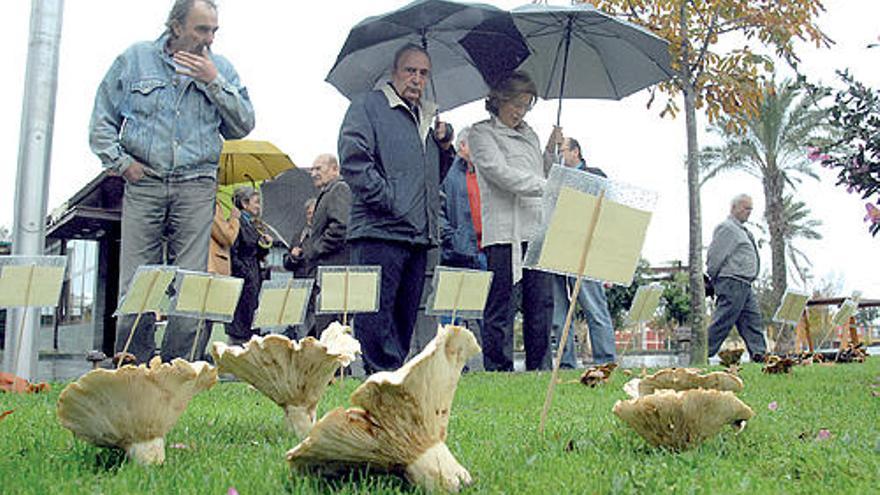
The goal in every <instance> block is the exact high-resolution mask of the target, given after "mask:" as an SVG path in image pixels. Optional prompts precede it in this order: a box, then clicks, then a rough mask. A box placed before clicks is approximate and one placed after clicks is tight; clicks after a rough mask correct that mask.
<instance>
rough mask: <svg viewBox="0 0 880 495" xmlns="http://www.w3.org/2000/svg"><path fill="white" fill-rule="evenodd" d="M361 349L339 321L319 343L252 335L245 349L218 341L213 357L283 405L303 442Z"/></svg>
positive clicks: (309, 340)
mask: <svg viewBox="0 0 880 495" xmlns="http://www.w3.org/2000/svg"><path fill="white" fill-rule="evenodd" d="M360 349H361V347H360V344H359V343H358V341H357V340H355V338H354V337H352V336H351V329H350V327H347V326H343V325H340V324H339V323H336V322H334V323H331V324H330V326H329V327H327V329H326V330H325V331H324V332H323V333H322V334H321V340H320V341H319V340H317V339H315V338H314V337H306V338H304V339H302V340H301V341H299V342H296V341H292V340H290V339H288V338H287V337H285V336H283V335H268V336H266V337H253V338H251V340H250V341H249V342H247V343H246V344H245V345H244V347H239V346H227V345H226V344H224V343H222V342H214V344H213V346H212V349H211V354H212V355H213V356H214V362H215V363H217V366H218V367H219V368H220V371H222V372H229V373H232V374H233V375H235V376H237V377H238V378H240V379H241V380H243V381H245V382H247V383H249V384H251V385H253V386H254V388H256V389H257V390H259V391H260V392H262V393H263V394H265V395H266V396H267V397H269V398H270V399H271V400H272V401H273V402H274V403H276V404H278V405H279V406H281V408H282V409H284V417H285V419H286V420H287V425H288V427H289V428H290V429H292V430H293V431H294V433H296V435H297V436H298V437H299V438H304V437H305V436H306V435H308V433H309V430H311V429H312V425H314V424H315V411H316V409H317V407H318V401H320V400H321V396H323V395H324V392H325V391H326V390H327V386H328V385H329V384H330V381H331V380H332V379H333V374H334V373H335V372H336V370H338V369H339V368H340V367H344V366H347V365H349V364H351V362H352V361H354V359H355V357H356V354H358V353H360Z"/></svg>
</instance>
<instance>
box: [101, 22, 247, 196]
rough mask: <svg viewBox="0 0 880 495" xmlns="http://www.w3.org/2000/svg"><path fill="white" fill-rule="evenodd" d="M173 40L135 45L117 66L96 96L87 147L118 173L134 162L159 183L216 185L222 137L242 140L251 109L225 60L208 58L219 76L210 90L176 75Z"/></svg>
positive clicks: (109, 73) (119, 60)
mask: <svg viewBox="0 0 880 495" xmlns="http://www.w3.org/2000/svg"><path fill="white" fill-rule="evenodd" d="M168 36H169V35H168V34H167V33H165V34H163V35H162V36H160V37H159V39H157V40H156V41H153V42H141V43H136V44H134V45H132V46H131V47H130V48H129V49H128V50H126V51H125V52H124V53H123V54H122V55H120V56H119V57H117V59H116V61H115V62H113V65H112V66H111V67H110V70H109V71H108V72H107V75H106V76H104V80H103V81H101V85H100V86H99V87H98V92H97V94H96V95H95V107H94V109H93V111H92V119H91V123H90V126H89V129H90V132H89V144H90V146H91V148H92V151H93V152H94V153H95V154H96V155H98V158H100V159H101V162H102V163H103V164H104V167H105V168H109V169H112V170H114V171H116V172H118V173H122V172H124V171H125V169H127V168H128V167H129V165H131V164H132V162H133V161H135V160H136V161H138V162H140V163H142V164H143V165H144V166H145V167H146V168H147V169H146V172H147V173H148V174H151V175H155V176H158V177H164V178H172V179H189V178H193V177H201V176H210V177H215V176H216V171H217V163H218V161H219V159H220V151H221V149H222V148H223V140H222V138H221V135H222V136H223V138H227V139H239V138H243V137H245V136H246V135H247V134H248V133H249V132H250V131H251V130H252V129H253V128H254V109H253V106H252V105H251V102H250V99H249V98H248V94H247V90H246V89H245V88H244V87H243V86H242V85H241V82H240V81H239V79H238V74H237V73H236V72H235V69H234V68H233V67H232V64H230V63H229V61H228V60H226V59H225V58H223V57H221V56H220V55H216V54H213V53H212V54H210V57H211V59H212V60H213V61H214V64H215V65H216V66H217V71H218V75H217V77H216V78H215V79H214V80H213V81H211V83H207V84H206V83H203V82H201V81H197V80H195V79H193V78H191V77H188V76H184V75H181V74H178V73H177V72H176V71H175V65H174V62H173V61H172V58H171V55H169V54H168V53H166V52H165V44H166V42H167V41H168Z"/></svg>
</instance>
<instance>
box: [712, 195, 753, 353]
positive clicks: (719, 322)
mask: <svg viewBox="0 0 880 495" xmlns="http://www.w3.org/2000/svg"><path fill="white" fill-rule="evenodd" d="M751 214H752V198H751V197H749V196H748V195H746V194H740V195H737V196H736V197H734V198H733V200H732V201H731V203H730V216H729V217H727V219H726V220H724V221H723V222H721V223H720V224H719V225H718V226H717V227H715V232H714V233H713V234H712V244H710V245H709V253H708V255H707V256H706V265H707V269H708V271H709V276H710V277H711V278H712V283H713V285H714V286H715V294H716V296H717V297H718V304H717V305H716V307H715V315H714V319H713V321H712V325H710V326H709V356H714V355H715V354H716V353H717V352H718V349H719V348H721V344H722V342H724V339H726V338H727V334H728V333H730V328H731V327H732V326H733V325H734V324H736V329H737V330H738V331H739V334H740V335H741V336H742V338H743V340H744V341H745V343H746V348H747V349H748V351H749V355H750V356H751V359H752V361H756V362H760V361H763V360H764V354H765V353H766V352H767V344H766V342H765V341H764V333H763V331H762V329H763V322H762V321H761V310H760V309H759V308H758V300H757V298H756V297H755V293H754V291H752V282H753V281H754V280H755V279H756V278H757V277H758V273H759V272H760V268H761V261H760V259H759V258H758V248H757V246H756V245H755V238H754V237H752V234H751V232H749V231H748V230H746V227H745V222H746V221H747V220H748V219H749V215H751Z"/></svg>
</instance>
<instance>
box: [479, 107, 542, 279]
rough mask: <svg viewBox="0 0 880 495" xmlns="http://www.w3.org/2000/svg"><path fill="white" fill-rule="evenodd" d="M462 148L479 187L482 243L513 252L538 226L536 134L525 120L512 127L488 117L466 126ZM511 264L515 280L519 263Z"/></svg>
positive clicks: (539, 160) (538, 152)
mask: <svg viewBox="0 0 880 495" xmlns="http://www.w3.org/2000/svg"><path fill="white" fill-rule="evenodd" d="M468 146H469V147H470V152H471V159H472V160H473V162H474V166H475V167H476V169H477V181H478V182H479V184H480V201H481V203H482V205H481V211H480V213H481V214H482V218H483V245H484V246H491V245H493V244H512V245H513V246H512V247H513V250H514V253H517V252H518V251H519V249H518V246H519V243H520V242H524V241H529V240H530V239H531V238H532V237H533V236H534V235H535V234H536V233H537V232H538V230H539V229H540V228H541V225H542V223H543V206H542V203H541V195H542V194H543V193H544V186H545V184H546V183H547V180H546V179H545V177H544V157H543V155H542V153H541V144H540V142H539V141H538V135H537V134H535V131H533V130H532V128H531V127H529V125H528V124H526V123H525V122H523V123H521V124H520V125H519V126H518V127H517V128H515V129H512V128H510V127H507V126H506V125H504V124H503V123H501V121H500V120H498V119H497V118H496V117H492V118H491V119H489V120H484V121H482V122H479V123H477V124H474V125H473V127H471V131H470V134H469V135H468ZM512 262H513V268H514V280H515V281H516V280H518V279H519V274H520V272H521V261H520V260H519V259H518V256H514V259H513V260H512Z"/></svg>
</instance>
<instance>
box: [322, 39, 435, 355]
mask: <svg viewBox="0 0 880 495" xmlns="http://www.w3.org/2000/svg"><path fill="white" fill-rule="evenodd" d="M430 71H431V61H430V59H429V57H428V54H427V53H426V52H425V51H424V50H423V49H422V48H421V47H419V46H417V45H406V46H404V47H403V48H401V49H400V50H398V52H397V53H396V54H395V57H394V64H393V65H392V71H391V82H390V83H389V84H387V85H385V86H383V87H382V88H381V89H378V90H375V91H371V92H369V93H366V94H363V95H360V96H358V97H356V98H354V99H353V100H352V102H351V106H349V108H348V112H347V113H346V115H345V119H344V121H343V123H342V128H341V129H340V133H339V157H340V161H341V164H342V175H343V176H344V177H345V180H346V182H347V183H348V185H349V186H350V187H351V192H352V206H351V217H350V221H349V225H348V240H349V249H350V250H351V262H352V264H354V265H379V266H381V267H382V281H381V295H380V301H379V311H378V312H376V313H364V314H360V315H358V316H357V318H356V322H355V335H356V336H357V338H358V340H359V341H360V342H361V347H362V349H363V351H364V365H365V368H366V369H367V371H369V372H375V371H382V370H394V369H397V368H399V367H400V366H401V365H402V364H403V362H404V360H405V359H406V356H407V354H408V352H409V347H410V342H411V339H412V334H413V328H414V326H415V322H416V317H417V315H418V307H419V303H420V301H421V297H422V289H423V286H424V282H425V268H426V264H427V253H428V248H429V247H431V246H432V245H437V244H438V230H439V229H438V224H437V216H438V211H439V209H440V193H439V184H440V181H441V180H442V177H443V176H444V175H445V171H446V170H448V168H449V165H450V164H451V162H452V152H451V149H450V148H451V147H450V141H451V138H452V133H451V129H449V128H448V127H447V126H446V125H445V124H442V123H438V124H437V126H436V127H437V128H436V130H435V129H432V128H431V120H432V119H433V118H434V116H435V115H436V107H435V106H434V105H433V104H432V103H430V102H428V101H426V100H424V99H423V93H424V90H425V86H426V83H427V81H428V78H429V75H430Z"/></svg>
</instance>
